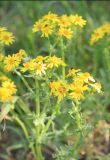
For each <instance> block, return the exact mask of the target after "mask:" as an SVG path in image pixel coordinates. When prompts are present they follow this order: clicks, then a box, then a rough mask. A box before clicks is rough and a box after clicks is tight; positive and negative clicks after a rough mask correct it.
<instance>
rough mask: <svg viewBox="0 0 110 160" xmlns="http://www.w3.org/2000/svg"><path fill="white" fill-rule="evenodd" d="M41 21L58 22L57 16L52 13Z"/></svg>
mask: <svg viewBox="0 0 110 160" xmlns="http://www.w3.org/2000/svg"><path fill="white" fill-rule="evenodd" d="M42 19H43V20H46V21H52V22H54V23H55V22H58V21H59V18H58V15H57V14H55V13H52V12H49V13H48V14H47V15H45V16H43V18H42Z"/></svg>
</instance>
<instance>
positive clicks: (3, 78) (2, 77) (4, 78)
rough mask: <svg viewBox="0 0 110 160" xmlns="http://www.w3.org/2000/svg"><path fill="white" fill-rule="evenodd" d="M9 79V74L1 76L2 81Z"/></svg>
mask: <svg viewBox="0 0 110 160" xmlns="http://www.w3.org/2000/svg"><path fill="white" fill-rule="evenodd" d="M7 80H9V78H8V77H7V76H4V75H2V76H0V81H7Z"/></svg>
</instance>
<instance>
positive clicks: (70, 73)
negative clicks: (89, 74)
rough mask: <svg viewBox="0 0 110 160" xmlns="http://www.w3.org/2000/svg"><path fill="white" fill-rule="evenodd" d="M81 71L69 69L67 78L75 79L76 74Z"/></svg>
mask: <svg viewBox="0 0 110 160" xmlns="http://www.w3.org/2000/svg"><path fill="white" fill-rule="evenodd" d="M80 71H81V70H80V69H69V71H68V75H67V77H74V76H75V75H76V73H78V72H80Z"/></svg>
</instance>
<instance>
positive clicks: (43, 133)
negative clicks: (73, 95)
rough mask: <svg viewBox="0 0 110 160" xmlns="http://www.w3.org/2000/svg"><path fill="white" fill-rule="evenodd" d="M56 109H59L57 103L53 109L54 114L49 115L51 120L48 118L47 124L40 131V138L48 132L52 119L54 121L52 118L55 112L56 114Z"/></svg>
mask: <svg viewBox="0 0 110 160" xmlns="http://www.w3.org/2000/svg"><path fill="white" fill-rule="evenodd" d="M58 107H59V103H57V104H56V106H55V109H54V112H53V113H52V115H51V118H49V120H48V122H47V124H46V125H45V127H44V129H43V130H42V133H41V137H42V136H43V135H45V133H46V132H47V131H48V129H49V127H50V125H51V123H52V122H53V119H54V117H55V114H56V112H57V109H58Z"/></svg>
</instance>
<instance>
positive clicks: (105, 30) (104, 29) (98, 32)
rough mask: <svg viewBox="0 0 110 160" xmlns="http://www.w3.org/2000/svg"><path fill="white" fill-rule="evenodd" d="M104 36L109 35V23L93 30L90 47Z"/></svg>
mask: <svg viewBox="0 0 110 160" xmlns="http://www.w3.org/2000/svg"><path fill="white" fill-rule="evenodd" d="M105 34H110V23H107V24H104V25H102V26H100V27H98V28H97V29H95V31H94V32H93V34H92V35H91V38H90V45H93V44H94V43H95V42H97V41H98V40H100V39H102V38H103V37H104V36H105Z"/></svg>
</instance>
